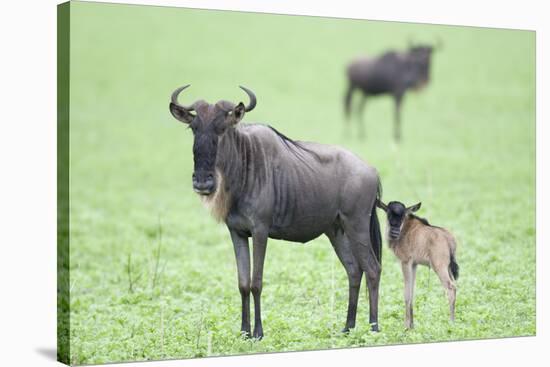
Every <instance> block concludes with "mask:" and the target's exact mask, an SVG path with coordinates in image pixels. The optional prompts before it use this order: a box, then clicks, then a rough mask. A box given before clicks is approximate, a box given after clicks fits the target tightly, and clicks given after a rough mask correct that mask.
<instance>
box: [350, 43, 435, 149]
mask: <svg viewBox="0 0 550 367" xmlns="http://www.w3.org/2000/svg"><path fill="white" fill-rule="evenodd" d="M434 49H435V48H434V47H433V46H429V45H411V46H410V47H409V49H408V50H407V51H406V52H396V51H388V52H386V53H384V54H383V55H381V56H379V57H374V58H371V57H362V58H359V59H356V60H354V61H352V62H351V63H350V64H349V65H348V66H347V70H346V71H347V77H348V83H349V84H348V89H347V92H346V95H345V99H344V109H345V114H346V118H348V119H349V117H350V114H351V104H352V97H353V93H354V91H356V90H359V91H360V92H361V98H362V99H361V101H360V103H359V106H358V108H357V117H358V120H359V129H360V130H359V134H360V136H364V127H363V121H362V118H361V116H362V114H363V110H364V108H365V103H366V102H367V97H368V96H376V95H381V94H390V95H392V97H393V99H394V102H395V109H394V137H395V139H396V140H399V139H400V138H401V126H400V125H401V102H402V100H403V96H404V95H405V92H406V91H407V90H408V89H415V90H418V89H421V88H422V87H424V86H426V85H427V84H428V82H429V80H430V60H431V56H432V52H433V50H434Z"/></svg>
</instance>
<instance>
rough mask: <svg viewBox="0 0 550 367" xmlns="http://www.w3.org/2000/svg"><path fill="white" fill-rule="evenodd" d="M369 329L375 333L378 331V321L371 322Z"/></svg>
mask: <svg viewBox="0 0 550 367" xmlns="http://www.w3.org/2000/svg"><path fill="white" fill-rule="evenodd" d="M370 329H371V331H374V332H375V333H378V332H379V331H380V329H379V328H378V323H374V324H371V326H370Z"/></svg>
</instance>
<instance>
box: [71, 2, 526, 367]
mask: <svg viewBox="0 0 550 367" xmlns="http://www.w3.org/2000/svg"><path fill="white" fill-rule="evenodd" d="M71 12H72V19H71V27H72V28H71V88H70V93H71V109H70V117H71V129H70V139H71V140H70V220H71V223H70V271H71V273H70V290H71V297H70V306H71V319H70V337H71V338H70V343H71V348H70V353H71V362H72V363H74V364H90V363H103V362H114V361H130V360H152V359H165V358H166V359H167V358H193V357H205V356H217V355H228V354H243V353H261V352H279V351H295V350H311V349H325V348H347V347H364V346H373V345H386V344H398V343H424V342H435V341H448V340H463V339H479V338H497V337H508V336H520V335H534V334H535V108H534V106H535V68H534V66H535V36H534V33H530V32H524V31H510V30H496V29H480V28H471V27H447V26H436V25H416V24H406V23H389V22H370V21H359V20H344V19H323V18H315V17H295V16H294V17H290V16H279V15H266V14H245V13H237V12H216V11H199V10H190V9H177V8H167V7H140V6H127V5H113V4H94V3H78V2H76V3H73V6H72V8H71ZM438 37H440V38H441V39H442V40H443V42H444V48H443V49H442V50H441V51H440V52H437V53H435V55H434V58H433V69H432V74H431V79H432V80H431V84H430V85H429V86H428V87H427V88H426V89H425V90H423V91H422V92H419V93H409V94H407V95H406V97H405V101H404V108H403V138H404V139H403V141H402V143H401V144H399V145H395V144H394V143H393V142H392V113H393V105H392V101H391V99H390V98H389V97H380V98H377V99H371V100H369V102H368V103H367V107H366V113H365V116H364V117H365V123H366V134H367V137H366V139H365V140H363V141H362V140H359V139H358V138H357V137H356V132H357V126H356V125H357V124H356V119H355V118H354V120H353V121H351V122H349V123H345V121H344V119H343V106H342V102H343V94H344V92H345V87H346V82H345V73H344V68H345V65H346V63H347V62H348V61H349V60H350V59H352V58H353V57H355V56H358V55H361V54H371V55H375V54H378V53H380V52H382V51H384V50H386V49H388V48H404V47H405V46H406V42H407V39H409V38H412V39H413V40H417V41H425V42H435V41H436V39H437V38H438ZM187 83H191V84H192V87H191V88H189V90H188V91H186V92H185V93H184V95H182V98H181V100H182V101H183V102H184V103H187V102H192V101H194V100H196V99H199V98H203V99H206V100H208V101H211V102H215V101H217V100H219V99H228V100H233V101H235V102H238V101H240V100H242V99H246V96H245V95H244V94H243V93H242V91H241V90H239V89H238V88H237V86H238V85H240V84H242V85H245V86H248V87H250V88H251V89H252V90H254V92H255V93H256V95H257V96H258V106H257V107H256V109H255V110H254V111H252V112H251V113H249V114H248V115H247V116H245V119H244V121H249V122H265V123H269V124H271V125H273V126H274V127H276V128H277V129H278V130H279V131H281V132H283V133H284V134H285V135H287V136H289V137H292V138H294V139H298V140H310V141H318V142H322V143H328V144H337V145H341V146H345V147H347V148H348V149H350V150H352V151H353V152H355V153H356V154H358V155H359V156H360V157H362V158H363V159H365V160H366V161H368V162H369V163H371V164H372V165H374V166H375V167H377V169H378V170H379V172H380V176H381V178H382V183H383V186H384V199H385V200H393V199H395V200H401V201H403V202H405V203H406V204H408V205H410V204H413V203H415V202H417V201H422V203H423V205H422V209H421V210H420V212H419V213H418V214H419V215H420V216H424V217H427V218H428V219H429V220H430V222H432V223H433V224H435V225H441V226H444V227H446V228H448V229H450V230H451V231H452V232H453V233H454V234H455V235H456V237H457V239H458V242H459V243H458V254H457V261H458V263H459V265H460V267H461V276H460V279H459V281H458V295H457V314H456V317H457V320H456V322H455V323H454V324H452V323H450V322H449V321H448V307H447V302H446V297H445V296H444V291H443V289H442V287H441V286H440V284H439V281H438V279H437V276H436V275H435V274H434V273H433V272H432V271H430V270H429V269H428V268H426V267H421V268H419V271H418V276H417V287H416V299H415V326H416V328H415V329H414V330H412V331H405V329H404V327H403V318H404V304H403V300H402V290H403V285H402V276H401V271H400V266H399V264H398V262H397V260H396V259H395V258H394V256H393V254H391V252H390V251H389V250H388V248H387V246H386V243H385V244H384V255H383V271H382V281H381V296H380V304H379V307H380V326H381V332H380V333H372V332H370V331H369V329H370V328H369V325H368V301H367V297H366V295H365V293H366V286H365V284H364V283H363V284H362V290H361V296H360V299H359V310H358V317H357V328H356V329H355V330H353V331H351V333H350V334H349V335H348V336H345V335H342V334H341V333H340V330H341V329H342V327H343V326H344V322H345V316H346V308H347V292H348V290H347V277H346V275H345V271H344V268H343V267H342V266H341V265H340V263H339V262H338V259H337V257H336V256H335V254H334V252H333V250H332V247H331V245H330V243H329V241H328V240H327V239H326V238H325V237H321V238H319V239H317V240H315V241H312V242H310V243H308V244H305V245H304V244H295V243H289V242H284V241H276V240H270V241H269V244H268V249H267V257H266V264H265V273H264V290H263V295H262V306H263V317H264V322H263V325H264V332H265V335H266V336H265V338H264V339H263V340H262V341H260V342H257V341H253V340H245V339H243V338H242V337H241V336H240V334H239V329H240V294H239V291H238V289H237V272H236V265H235V260H234V254H233V247H232V245H231V241H230V238H229V234H228V231H227V229H226V228H225V226H224V225H223V224H218V223H216V222H215V221H214V220H213V219H212V218H211V217H210V216H209V214H208V212H207V211H206V210H205V209H204V208H202V207H201V203H200V200H199V198H198V197H196V195H195V194H194V193H193V191H192V188H191V173H192V169H193V159H192V151H191V146H192V133H191V131H190V130H188V129H186V128H185V126H184V125H183V124H181V123H179V122H177V121H176V120H175V119H173V118H172V116H171V115H170V113H169V111H168V103H169V97H170V93H171V92H172V91H173V90H174V89H175V88H176V87H178V86H180V85H183V84H187ZM245 102H246V101H245ZM379 215H380V217H381V218H383V216H382V212H379ZM384 225H385V224H384Z"/></svg>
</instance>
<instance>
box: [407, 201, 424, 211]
mask: <svg viewBox="0 0 550 367" xmlns="http://www.w3.org/2000/svg"><path fill="white" fill-rule="evenodd" d="M421 205H422V203H418V204H414V205H413V206H409V207H408V208H407V211H408V212H410V213H414V212H415V211H417V210H418V209H420V206H421Z"/></svg>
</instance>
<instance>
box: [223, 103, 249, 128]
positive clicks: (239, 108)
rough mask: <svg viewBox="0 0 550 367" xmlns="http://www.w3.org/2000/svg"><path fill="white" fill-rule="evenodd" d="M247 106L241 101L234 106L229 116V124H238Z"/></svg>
mask: <svg viewBox="0 0 550 367" xmlns="http://www.w3.org/2000/svg"><path fill="white" fill-rule="evenodd" d="M244 112H245V107H244V104H243V103H242V102H239V104H238V105H236V106H235V108H233V111H231V113H230V114H229V116H227V120H226V121H227V124H228V125H230V126H233V125H236V124H237V123H239V121H241V120H242V119H243V117H244Z"/></svg>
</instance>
